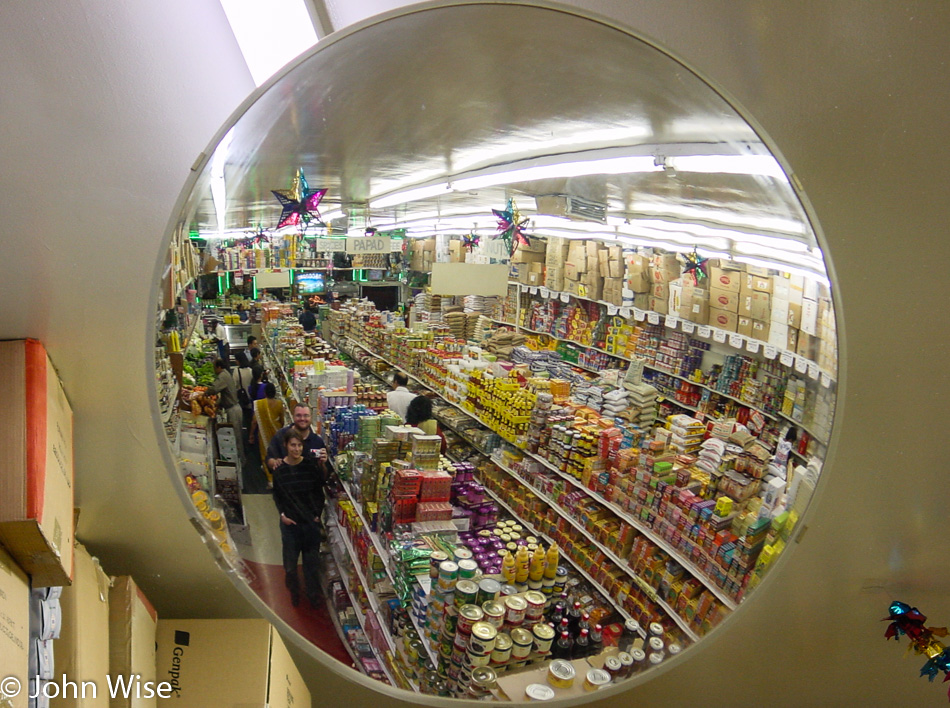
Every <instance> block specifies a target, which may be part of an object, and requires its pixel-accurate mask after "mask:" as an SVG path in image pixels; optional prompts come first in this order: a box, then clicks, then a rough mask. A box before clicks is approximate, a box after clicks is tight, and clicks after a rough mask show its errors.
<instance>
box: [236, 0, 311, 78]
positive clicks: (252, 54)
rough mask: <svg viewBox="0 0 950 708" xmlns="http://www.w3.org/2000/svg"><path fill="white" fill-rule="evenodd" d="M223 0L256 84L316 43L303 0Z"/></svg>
mask: <svg viewBox="0 0 950 708" xmlns="http://www.w3.org/2000/svg"><path fill="white" fill-rule="evenodd" d="M220 2H221V7H222V8H224V14H225V15H227V17H228V24H230V25H231V32H232V33H234V38H235V39H236V40H237V43H238V46H239V47H240V48H241V54H243V55H244V62H245V63H246V64H247V68H248V69H249V70H250V72H251V78H253V79H254V83H255V85H257V86H260V85H261V84H263V83H264V82H265V81H267V80H268V79H269V78H270V77H271V76H273V75H274V74H275V73H276V72H277V70H278V69H280V68H281V67H282V66H284V65H285V64H287V62H289V61H290V60H291V59H293V58H295V57H296V56H298V55H299V54H301V53H303V52H304V51H306V50H307V49H309V48H310V47H312V46H313V45H314V44H316V43H317V32H316V30H315V29H314V27H313V20H311V18H310V12H309V11H308V10H307V5H306V3H305V2H304V0H268V1H267V2H259V0H220Z"/></svg>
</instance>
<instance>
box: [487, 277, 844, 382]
mask: <svg viewBox="0 0 950 708" xmlns="http://www.w3.org/2000/svg"><path fill="white" fill-rule="evenodd" d="M508 285H514V286H517V288H518V294H519V297H520V295H521V293H522V292H524V291H525V288H534V289H535V290H538V291H540V290H547V291H548V293H550V295H549V297H548V299H550V300H554V299H557V300H561V301H562V302H564V300H563V299H562V298H563V297H564V296H565V295H566V296H567V297H568V298H573V299H575V300H586V301H588V302H595V303H597V304H598V305H601V306H603V307H606V308H613V309H615V310H618V311H619V310H629V311H630V313H631V315H632V316H634V317H636V318H637V320H638V321H643V320H650V319H651V318H652V319H655V320H656V322H655V323H652V322H651V324H662V325H663V326H664V327H666V328H668V329H676V326H675V325H676V324H679V323H680V322H689V320H684V319H682V318H680V317H678V316H673V319H674V320H675V323H674V324H672V325H671V324H667V318H668V317H670V315H665V314H663V313H661V312H654V311H653V310H642V309H640V308H639V307H634V306H632V305H615V304H614V303H612V302H605V301H603V300H594V299H593V298H589V297H582V296H580V295H574V294H573V293H565V292H560V291H556V290H550V289H548V288H546V287H542V286H540V285H525V284H524V283H520V282H518V281H512V280H509V281H508ZM532 294H533V293H532ZM504 324H506V325H509V326H512V327H518V325H513V324H511V323H510V322H505V323H504ZM691 324H692V325H693V326H694V327H707V326H708V327H709V328H710V329H711V330H716V329H718V328H717V327H712V326H711V325H700V324H697V323H695V322H692V323H691ZM522 329H526V328H524V327H522ZM542 334H544V333H542ZM729 334H735V332H728V331H727V332H726V336H727V337H728V335H729ZM710 336H711V335H710ZM740 336H741V337H742V341H743V342H745V341H746V340H749V341H753V342H758V344H759V346H760V347H765V346H768V342H765V341H763V340H761V339H753V338H752V337H747V336H746V335H740ZM722 343H723V344H727V346H730V347H732V348H733V349H736V350H737V351H745V350H744V349H743V348H742V347H734V346H732V345H731V344H728V342H722ZM581 346H584V345H583V344H582V345H581ZM794 353H795V352H792V354H794ZM808 361H811V360H808ZM812 363H815V362H812ZM819 371H820V372H821V373H822V374H825V375H826V376H827V377H828V378H829V379H830V380H831V381H834V380H835V379H834V377H833V376H832V375H831V373H830V372H827V371H824V370H821V369H819Z"/></svg>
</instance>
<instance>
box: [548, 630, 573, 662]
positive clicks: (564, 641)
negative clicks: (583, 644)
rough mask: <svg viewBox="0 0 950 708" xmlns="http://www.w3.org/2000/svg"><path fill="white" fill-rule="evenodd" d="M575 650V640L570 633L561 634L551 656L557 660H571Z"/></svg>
mask: <svg viewBox="0 0 950 708" xmlns="http://www.w3.org/2000/svg"><path fill="white" fill-rule="evenodd" d="M573 650H574V640H573V639H571V635H570V634H569V633H568V632H561V636H560V637H558V639H557V641H556V642H554V649H552V650H551V656H552V657H553V658H555V659H566V660H567V661H570V660H571V655H572V653H573Z"/></svg>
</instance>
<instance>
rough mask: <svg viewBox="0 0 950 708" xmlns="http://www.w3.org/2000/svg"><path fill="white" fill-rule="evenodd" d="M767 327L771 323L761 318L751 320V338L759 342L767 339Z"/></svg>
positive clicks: (768, 327) (769, 327)
mask: <svg viewBox="0 0 950 708" xmlns="http://www.w3.org/2000/svg"><path fill="white" fill-rule="evenodd" d="M769 329H771V324H770V323H769V322H765V321H763V320H752V334H751V336H752V338H753V339H758V340H759V341H761V342H767V341H769Z"/></svg>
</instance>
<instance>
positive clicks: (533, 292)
mask: <svg viewBox="0 0 950 708" xmlns="http://www.w3.org/2000/svg"><path fill="white" fill-rule="evenodd" d="M528 292H529V293H531V294H532V295H537V294H538V289H537V288H535V287H530V288H528Z"/></svg>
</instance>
